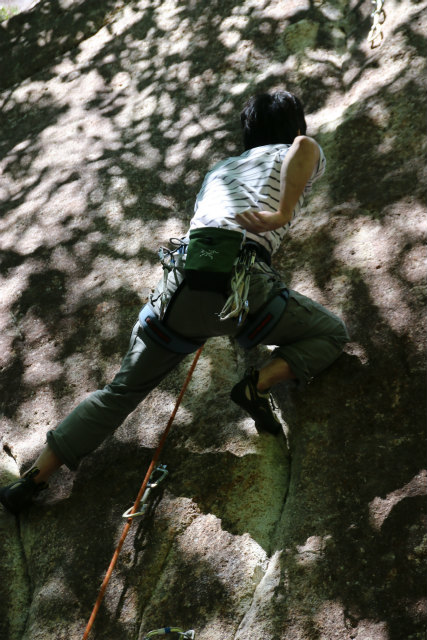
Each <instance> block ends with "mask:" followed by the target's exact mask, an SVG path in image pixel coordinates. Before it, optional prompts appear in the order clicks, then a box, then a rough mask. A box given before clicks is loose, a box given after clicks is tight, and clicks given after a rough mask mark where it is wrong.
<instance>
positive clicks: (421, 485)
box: [369, 471, 427, 530]
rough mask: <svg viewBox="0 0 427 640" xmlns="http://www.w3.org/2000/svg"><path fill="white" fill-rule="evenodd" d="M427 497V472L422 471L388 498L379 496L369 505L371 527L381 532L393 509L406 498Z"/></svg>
mask: <svg viewBox="0 0 427 640" xmlns="http://www.w3.org/2000/svg"><path fill="white" fill-rule="evenodd" d="M426 495H427V472H426V471H421V472H420V473H419V474H418V475H416V476H415V477H414V478H412V480H411V481H410V482H408V484H406V485H405V486H404V487H401V488H400V489H396V490H395V491H392V492H391V493H389V494H388V495H387V496H386V497H384V498H381V497H379V496H377V497H376V498H374V499H373V500H372V502H371V503H370V504H369V516H370V522H371V525H372V526H373V527H374V528H375V529H377V530H380V529H381V527H382V525H383V523H384V521H385V520H386V519H387V517H388V516H389V514H390V513H391V511H392V509H394V507H395V506H396V505H397V504H399V502H400V501H401V500H404V499H405V498H412V497H414V496H426Z"/></svg>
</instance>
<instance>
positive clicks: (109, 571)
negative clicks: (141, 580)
mask: <svg viewBox="0 0 427 640" xmlns="http://www.w3.org/2000/svg"><path fill="white" fill-rule="evenodd" d="M202 350H203V346H201V347H200V349H198V350H197V352H196V355H195V356H194V359H193V362H192V364H191V367H190V369H189V370H188V373H187V377H186V379H185V381H184V384H183V385H182V389H181V391H180V394H179V396H178V398H177V401H176V403H175V406H174V408H173V411H172V413H171V416H170V418H169V421H168V423H167V425H166V429H165V430H164V432H163V435H162V437H161V439H160V442H159V444H158V446H157V449H156V451H155V452H154V456H153V459H152V460H151V463H150V466H149V467H148V470H147V473H146V474H145V478H144V480H143V482H142V485H141V488H140V490H139V493H138V495H137V497H136V500H135V502H134V505H133V507H132V511H131V512H130V514H129V519H128V521H127V522H126V524H125V526H124V528H123V531H122V535H121V537H120V540H119V542H118V545H117V547H116V550H115V551H114V554H113V557H112V558H111V562H110V566H109V567H108V569H107V573H106V574H105V578H104V580H103V582H102V585H101V588H100V590H99V594H98V598H97V600H96V602H95V606H94V607H93V610H92V613H91V616H90V618H89V622H88V623H87V626H86V630H85V632H84V634H83V638H82V640H87V638H88V637H89V634H90V632H91V629H92V627H93V623H94V622H95V618H96V616H97V614H98V611H99V608H100V606H101V603H102V600H103V598H104V595H105V591H106V589H107V585H108V583H109V581H110V578H111V575H112V573H113V570H114V567H115V566H116V563H117V559H118V557H119V554H120V551H121V548H122V547H123V543H124V541H125V539H126V536H127V534H128V532H129V529H130V527H131V525H132V522H133V518H132V517H131V516H132V514H133V513H135V512H136V511H137V509H138V506H139V503H140V502H141V498H142V496H143V494H144V491H145V489H146V487H147V484H148V482H149V480H150V476H151V474H152V472H153V471H154V467H155V466H156V462H157V461H158V459H159V456H160V454H161V452H162V449H163V447H164V444H165V441H166V438H167V436H168V433H169V431H170V428H171V426H172V423H173V421H174V419H175V416H176V413H177V411H178V408H179V405H180V404H181V400H182V397H183V395H184V393H185V391H186V389H187V387H188V383H189V382H190V380H191V376H192V375H193V371H194V369H195V368H196V364H197V361H198V359H199V357H200V354H201V353H202Z"/></svg>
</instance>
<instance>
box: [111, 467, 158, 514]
mask: <svg viewBox="0 0 427 640" xmlns="http://www.w3.org/2000/svg"><path fill="white" fill-rule="evenodd" d="M156 473H157V474H159V476H158V477H157V478H156V477H155V474H156ZM168 473H169V471H168V470H167V467H166V465H165V464H159V466H158V467H156V468H155V469H154V470H153V472H152V474H151V476H150V479H149V480H148V482H147V487H146V489H145V491H144V495H143V496H142V498H141V501H140V503H139V505H142V507H140V509H141V510H140V511H136V512H135V513H131V512H132V509H133V507H130V508H129V509H127V511H125V512H124V514H123V515H122V518H126V520H128V519H129V518H136V516H143V515H144V514H145V512H146V510H147V505H146V504H145V503H146V502H147V500H148V497H149V495H150V493H151V491H152V490H153V489H155V488H156V487H158V486H159V484H160V483H161V482H162V481H163V480H164V479H165V478H166V476H167V475H168ZM139 505H138V506H139Z"/></svg>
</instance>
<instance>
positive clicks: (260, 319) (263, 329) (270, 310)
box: [236, 289, 289, 349]
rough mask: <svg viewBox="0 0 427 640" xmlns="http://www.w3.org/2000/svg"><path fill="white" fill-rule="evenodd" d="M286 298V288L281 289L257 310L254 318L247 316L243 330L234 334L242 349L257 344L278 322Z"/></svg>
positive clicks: (287, 292) (283, 309) (286, 300)
mask: <svg viewBox="0 0 427 640" xmlns="http://www.w3.org/2000/svg"><path fill="white" fill-rule="evenodd" d="M288 298H289V291H288V289H282V291H280V292H279V293H278V294H276V295H275V296H274V298H272V299H271V300H270V301H269V302H267V303H266V304H265V305H264V306H263V307H262V308H261V309H260V310H258V311H257V313H256V314H255V317H254V318H252V319H251V318H248V320H247V321H246V322H245V325H244V327H243V330H242V331H241V332H240V333H239V334H238V335H237V336H236V340H237V342H238V343H239V345H240V346H241V347H243V348H244V349H250V348H251V347H255V346H256V345H257V344H259V343H260V342H261V340H263V339H264V338H265V337H266V336H267V335H268V334H269V333H270V331H271V330H272V329H274V327H275V326H276V324H277V323H278V322H279V320H280V318H281V317H282V314H283V312H284V311H285V309H286V305H287V303H288Z"/></svg>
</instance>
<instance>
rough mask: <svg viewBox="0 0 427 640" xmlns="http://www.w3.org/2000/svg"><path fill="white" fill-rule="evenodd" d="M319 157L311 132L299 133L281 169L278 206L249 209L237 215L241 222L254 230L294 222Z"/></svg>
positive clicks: (268, 229) (262, 229) (250, 229)
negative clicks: (259, 209) (266, 209)
mask: <svg viewBox="0 0 427 640" xmlns="http://www.w3.org/2000/svg"><path fill="white" fill-rule="evenodd" d="M319 158H320V149H319V145H318V144H317V142H316V141H315V140H314V139H313V138H309V137H308V136H297V137H296V138H295V140H294V141H293V143H292V145H291V148H290V149H289V151H288V153H287V154H286V156H285V159H284V161H283V164H282V168H281V171H280V204H279V208H278V210H277V211H246V212H244V213H241V214H238V215H237V216H236V220H237V222H238V223H239V224H240V225H241V226H242V227H243V228H244V229H247V231H252V232H253V233H262V232H263V231H273V230H274V229H278V228H279V227H283V226H284V225H285V224H287V223H288V222H290V220H291V219H292V212H293V210H294V208H295V206H296V204H297V202H298V200H299V198H300V196H301V194H302V192H303V191H304V187H305V185H306V184H307V182H308V180H309V178H310V177H311V175H312V173H313V171H314V168H315V167H316V165H317V163H318V162H319Z"/></svg>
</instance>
